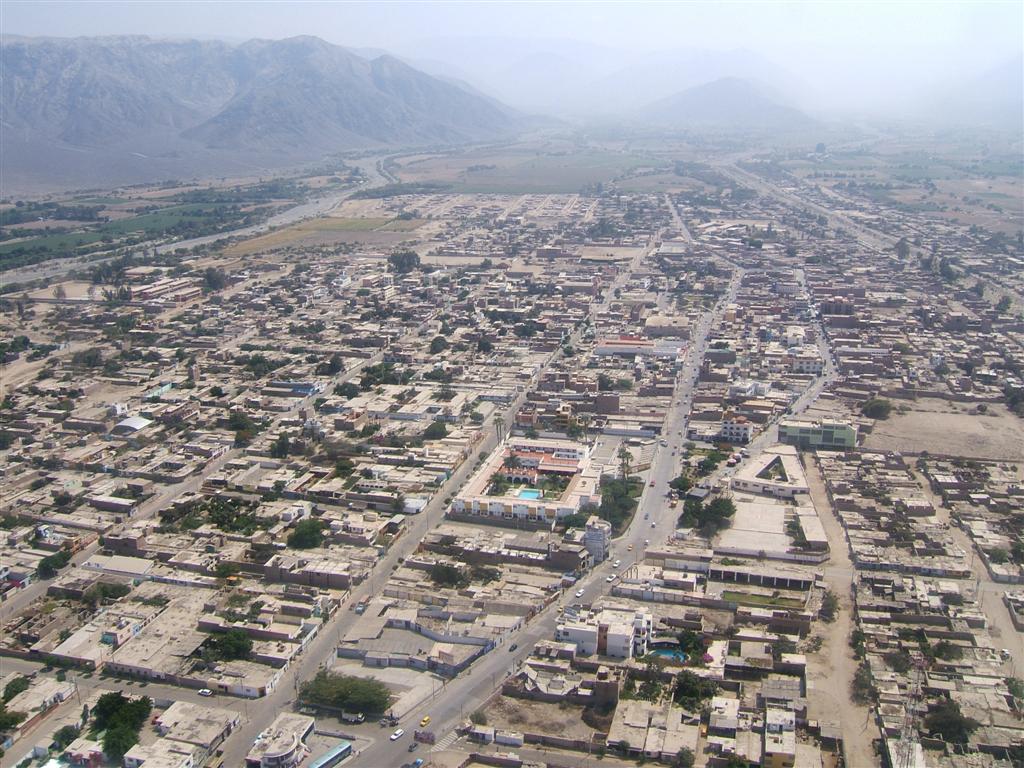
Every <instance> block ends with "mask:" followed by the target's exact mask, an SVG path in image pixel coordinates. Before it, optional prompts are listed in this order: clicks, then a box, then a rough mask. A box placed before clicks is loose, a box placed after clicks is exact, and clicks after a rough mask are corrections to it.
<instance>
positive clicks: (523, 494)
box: [518, 488, 541, 499]
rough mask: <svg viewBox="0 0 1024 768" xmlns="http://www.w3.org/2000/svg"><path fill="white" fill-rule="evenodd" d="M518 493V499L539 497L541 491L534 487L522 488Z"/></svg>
mask: <svg viewBox="0 0 1024 768" xmlns="http://www.w3.org/2000/svg"><path fill="white" fill-rule="evenodd" d="M518 495H519V498H520V499H539V498H540V497H541V492H540V491H538V490H537V489H536V488H522V489H521V490H520V491H519V494H518Z"/></svg>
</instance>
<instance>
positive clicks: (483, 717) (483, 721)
mask: <svg viewBox="0 0 1024 768" xmlns="http://www.w3.org/2000/svg"><path fill="white" fill-rule="evenodd" d="M469 722H471V723H473V725H487V713H486V712H484V711H483V710H482V709H478V710H475V711H474V712H473V714H471V715H470V716H469Z"/></svg>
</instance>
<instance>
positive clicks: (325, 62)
mask: <svg viewBox="0 0 1024 768" xmlns="http://www.w3.org/2000/svg"><path fill="white" fill-rule="evenodd" d="M0 72H2V73H3V75H2V79H0V127H2V128H3V131H0V134H2V136H0V151H2V152H3V154H4V156H5V159H6V162H5V165H6V168H5V172H6V173H7V176H8V181H12V180H17V179H22V178H24V179H25V180H26V181H36V182H43V181H45V180H46V179H50V178H53V180H54V181H57V182H64V183H66V184H68V185H73V184H74V183H77V180H78V179H81V180H82V181H86V182H94V183H95V184H96V185H99V184H100V183H108V182H111V181H113V180H114V179H118V180H121V181H125V182H128V181H142V180H149V179H153V178H166V177H167V176H186V175H191V174H194V173H197V172H200V171H203V172H205V173H206V174H210V173H219V172H224V173H227V172H231V171H239V170H243V169H246V170H248V169H257V168H264V167H267V168H271V167H275V166H277V167H281V166H283V165H289V164H294V163H295V162H301V161H304V160H312V159H317V158H319V157H320V156H322V155H323V154H324V153H328V152H337V151H343V150H347V149H352V148H361V147H374V146H398V145H405V146H408V145H424V144H451V143H460V142H466V141H474V140H484V139H492V138H496V137H500V136H505V135H508V134H510V133H512V132H513V131H514V130H515V129H516V126H517V120H518V116H517V115H516V114H515V113H513V112H512V111H511V110H509V109H508V108H506V107H504V106H502V105H501V104H499V103H497V102H495V101H494V100H493V99H489V98H486V97H483V96H481V95H479V94H477V93H474V92H471V91H470V90H467V89H465V88H462V87H460V86H459V85H458V84H456V83H453V82H450V81H446V80H442V79H439V78H436V77H432V76H430V75H427V74H425V73H423V72H421V71H419V70H417V69H415V68H414V67H411V66H409V65H408V64H406V63H404V62H402V61H400V60H399V59H397V58H395V57H393V56H390V55H387V54H382V55H378V56H375V57H373V58H364V57H362V56H359V55H357V54H356V53H353V52H352V51H349V50H347V49H345V48H341V47H338V46H335V45H330V44H328V43H326V42H324V41H323V40H320V39H318V38H315V37H296V38H289V39H285V40H274V41H270V40H251V41H249V42H246V43H242V44H240V45H231V44H228V43H224V42H218V41H196V40H185V41H173V40H157V39H152V38H147V37H109V38H107V37H104V38H75V39H54V38H14V37H6V38H4V39H3V40H2V41H0ZM54 177H59V178H54Z"/></svg>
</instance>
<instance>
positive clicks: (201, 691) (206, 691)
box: [199, 688, 213, 696]
mask: <svg viewBox="0 0 1024 768" xmlns="http://www.w3.org/2000/svg"><path fill="white" fill-rule="evenodd" d="M199 695H200V696H213V691H211V690H210V689H209V688H200V689H199Z"/></svg>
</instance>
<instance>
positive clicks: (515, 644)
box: [508, 643, 519, 653]
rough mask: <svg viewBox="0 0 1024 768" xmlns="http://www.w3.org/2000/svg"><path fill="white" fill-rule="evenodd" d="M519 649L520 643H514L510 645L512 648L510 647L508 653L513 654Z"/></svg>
mask: <svg viewBox="0 0 1024 768" xmlns="http://www.w3.org/2000/svg"><path fill="white" fill-rule="evenodd" d="M518 647H519V643H512V645H510V646H509V647H508V652H509V653H512V651H514V650H515V649H516V648H518Z"/></svg>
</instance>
